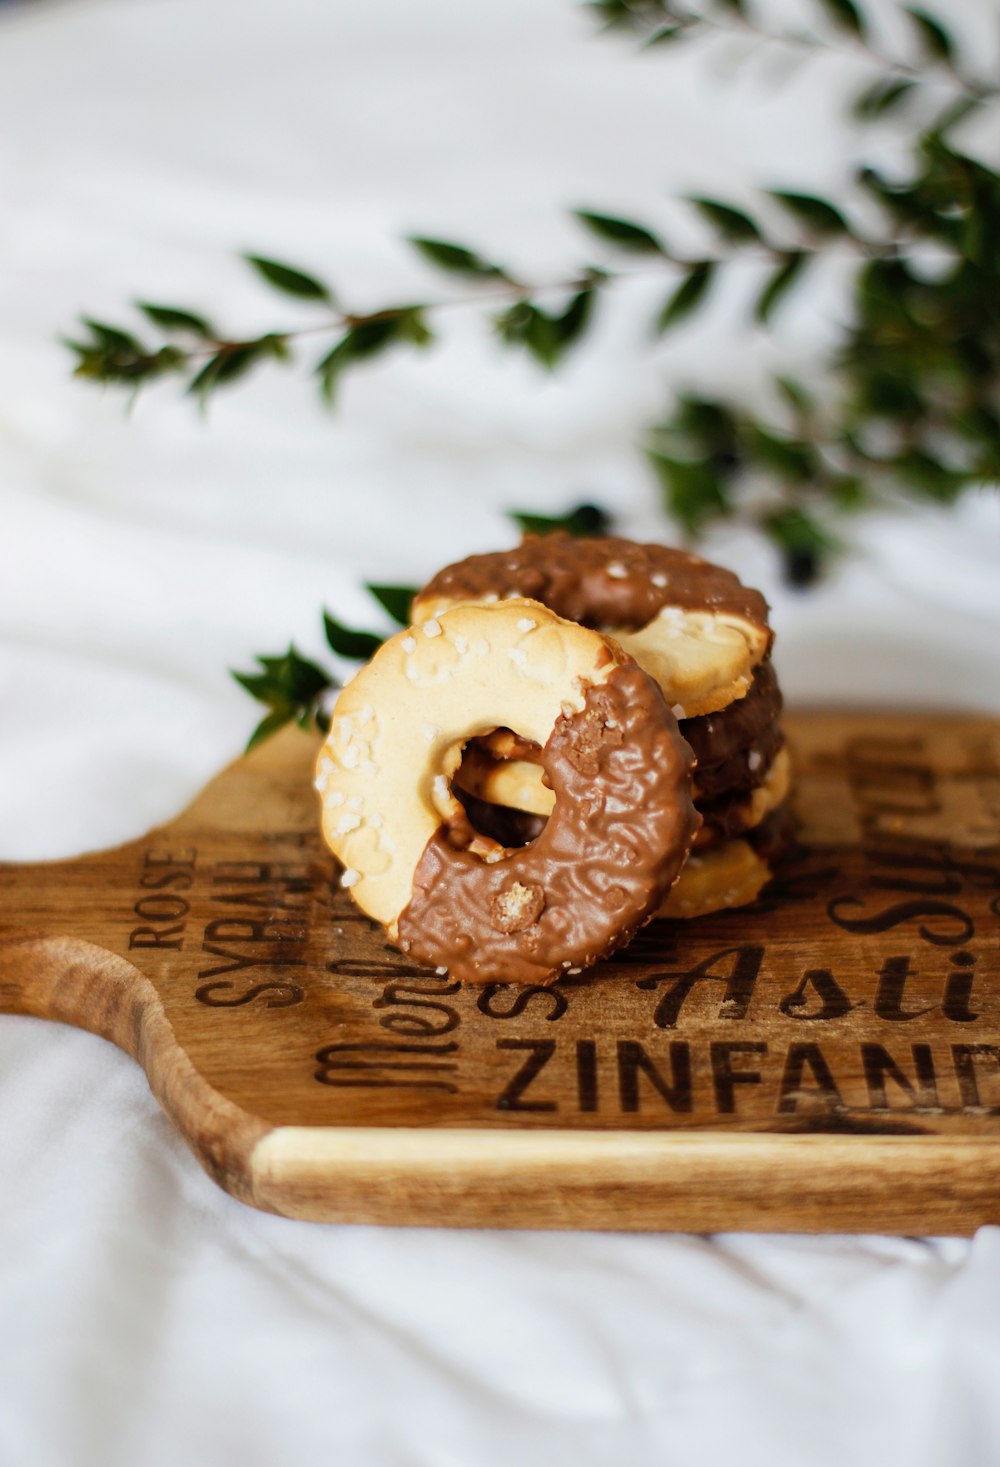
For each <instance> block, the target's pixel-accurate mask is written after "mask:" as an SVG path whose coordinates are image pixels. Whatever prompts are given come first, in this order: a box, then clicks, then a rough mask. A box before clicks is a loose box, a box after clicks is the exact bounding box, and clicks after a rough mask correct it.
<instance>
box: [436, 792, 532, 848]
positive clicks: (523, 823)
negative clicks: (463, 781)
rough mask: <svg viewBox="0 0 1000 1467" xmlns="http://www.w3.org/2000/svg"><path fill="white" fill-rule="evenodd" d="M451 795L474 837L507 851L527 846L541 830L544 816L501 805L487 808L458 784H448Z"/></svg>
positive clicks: (486, 802)
mask: <svg viewBox="0 0 1000 1467" xmlns="http://www.w3.org/2000/svg"><path fill="white" fill-rule="evenodd" d="M452 793H453V794H454V796H455V798H456V799H457V800H458V802H459V804H460V805H461V806H462V808H463V809H464V811H465V813H466V815H467V816H468V818H469V824H470V825H471V826H472V829H473V831H474V832H475V834H476V835H484V836H486V837H487V838H488V839H489V840H495V841H496V842H497V843H498V845H501V846H505V847H506V849H507V850H512V851H513V850H520V849H521V848H522V847H524V846H530V845H531V843H532V841H533V840H536V839H537V838H538V836H539V835H541V833H542V831H543V830H544V829H545V823H546V822H545V816H544V815H529V814H528V813H527V812H526V811H524V810H509V809H507V808H506V807H505V806H503V805H491V804H490V803H489V802H488V801H486V800H480V799H477V798H476V796H475V795H470V794H469V792H468V791H467V790H463V789H462V788H461V787H460V786H459V785H458V784H453V785H452Z"/></svg>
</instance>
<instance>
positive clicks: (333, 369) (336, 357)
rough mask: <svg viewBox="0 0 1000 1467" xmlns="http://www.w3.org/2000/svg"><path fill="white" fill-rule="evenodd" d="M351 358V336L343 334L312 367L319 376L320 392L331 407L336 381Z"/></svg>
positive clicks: (335, 391)
mask: <svg viewBox="0 0 1000 1467" xmlns="http://www.w3.org/2000/svg"><path fill="white" fill-rule="evenodd" d="M350 360H351V338H350V335H347V336H343V337H341V339H340V340H339V341H337V342H335V343H334V345H333V346H332V347H331V348H330V350H329V351H328V352H326V354H325V355H324V356H322V357H320V359H319V361H318V362H317V363H316V366H315V367H314V368H313V371H314V373H315V375H316V376H317V377H318V378H319V382H320V392H321V393H322V396H323V401H324V402H325V403H326V405H327V407H332V406H333V402H334V398H335V397H336V393H337V383H338V382H339V380H340V374H341V372H342V371H343V370H344V368H345V367H346V366H347V364H348V362H349V361H350Z"/></svg>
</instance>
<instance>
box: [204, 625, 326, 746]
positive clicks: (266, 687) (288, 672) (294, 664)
mask: <svg viewBox="0 0 1000 1467" xmlns="http://www.w3.org/2000/svg"><path fill="white" fill-rule="evenodd" d="M257 662H258V663H259V665H260V667H261V668H262V671H261V672H235V671H233V672H232V674H231V675H232V677H233V678H234V679H235V680H236V682H238V683H239V685H240V687H241V688H244V689H245V690H246V691H247V692H248V693H249V694H250V696H251V697H253V698H256V700H257V701H258V702H259V703H263V704H264V706H265V707H266V708H267V709H268V710H269V711H268V714H267V717H266V718H264V719H263V720H262V721H261V722H260V723H259V724H258V725H257V727H256V728H255V729H254V731H253V733H252V734H251V736H250V742H249V744H248V745H247V748H248V750H249V749H252V748H255V747H256V746H257V745H258V744H260V743H262V742H263V741H264V739H266V738H269V737H270V736H271V734H273V733H277V731H278V730H279V729H280V728H284V726H285V724H287V723H291V722H293V721H295V722H297V723H298V724H299V726H300V727H302V728H310V727H312V725H313V724H314V723H317V722H319V721H320V720H319V717H318V714H317V701H318V699H319V697H320V695H321V694H322V693H325V692H326V691H327V689H328V688H335V687H338V686H339V684H338V683H337V681H336V679H335V678H333V677H331V676H330V674H329V673H327V672H326V671H325V670H324V669H323V668H322V667H319V666H318V665H317V664H316V663H315V662H310V661H309V659H308V658H306V657H303V656H301V655H300V653H299V652H297V651H296V649H295V646H294V644H292V645H290V646H289V648H288V651H287V652H284V653H282V654H281V655H280V656H277V657H263V656H259V657H258V658H257Z"/></svg>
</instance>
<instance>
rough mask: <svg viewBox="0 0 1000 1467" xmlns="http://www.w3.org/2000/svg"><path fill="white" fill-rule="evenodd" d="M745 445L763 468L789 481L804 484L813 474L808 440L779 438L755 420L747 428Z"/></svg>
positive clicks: (813, 452) (812, 452)
mask: <svg viewBox="0 0 1000 1467" xmlns="http://www.w3.org/2000/svg"><path fill="white" fill-rule="evenodd" d="M748 446H749V449H750V451H751V452H752V454H753V455H754V457H755V458H756V459H757V460H758V462H759V463H760V464H762V465H763V467H764V468H766V469H771V470H772V471H773V472H774V473H776V474H777V475H778V476H779V477H780V478H782V479H787V480H789V481H790V482H792V483H807V482H808V481H810V480H811V479H813V478H814V477H815V476H816V473H817V462H816V450H815V449H814V448H813V446H812V444H810V443H803V442H801V441H800V440H798V439H795V438H786V437H782V436H780V435H779V434H777V433H772V432H770V430H769V429H767V428H763V427H761V425H760V424H759V423H752V424H751V425H750V428H749V436H748Z"/></svg>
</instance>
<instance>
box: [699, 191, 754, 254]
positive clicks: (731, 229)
mask: <svg viewBox="0 0 1000 1467" xmlns="http://www.w3.org/2000/svg"><path fill="white" fill-rule="evenodd" d="M689 203H692V204H694V206H695V208H696V209H698V210H699V211H700V212H701V213H702V214H703V215H704V216H705V218H706V219H707V220H708V222H709V223H710V224H711V225H712V226H713V228H715V229H717V230H718V232H719V234H721V235H722V237H723V239H727V240H730V241H731V242H732V243H733V244H750V243H755V242H757V241H758V240H760V239H761V237H762V236H761V232H760V230H759V229H758V228H757V226H756V224H755V223H754V221H753V220H752V219H751V218H750V215H749V214H747V213H745V212H744V211H743V210H742V209H737V208H735V207H734V206H733V205H732V204H724V203H722V202H721V201H720V200H719V199H705V198H691V199H689Z"/></svg>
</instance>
